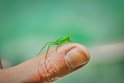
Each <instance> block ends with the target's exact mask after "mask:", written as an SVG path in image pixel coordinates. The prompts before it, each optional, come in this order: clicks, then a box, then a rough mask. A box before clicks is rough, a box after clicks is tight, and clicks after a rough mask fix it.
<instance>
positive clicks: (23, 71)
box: [0, 43, 90, 83]
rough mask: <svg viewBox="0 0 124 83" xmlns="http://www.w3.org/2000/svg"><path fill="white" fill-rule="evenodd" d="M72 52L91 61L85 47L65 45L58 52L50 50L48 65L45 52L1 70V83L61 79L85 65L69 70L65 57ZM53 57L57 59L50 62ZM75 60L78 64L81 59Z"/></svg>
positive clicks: (40, 82)
mask: <svg viewBox="0 0 124 83" xmlns="http://www.w3.org/2000/svg"><path fill="white" fill-rule="evenodd" d="M70 51H72V52H71V53H73V54H74V55H77V54H78V55H81V56H83V61H85V62H87V61H89V59H90V57H89V53H88V51H87V49H86V48H85V47H84V46H82V45H80V44H77V43H70V44H65V45H62V46H60V47H59V48H58V50H57V52H56V48H52V49H50V50H49V52H48V57H47V59H46V65H44V64H43V63H44V62H43V61H44V57H43V56H44V55H45V54H46V52H44V53H42V54H40V55H39V56H36V57H34V58H32V59H30V60H27V61H25V62H23V63H21V64H19V65H16V66H14V67H10V68H7V69H0V83H48V79H50V78H56V77H57V78H61V77H63V76H65V75H68V74H70V73H72V72H74V71H76V70H78V69H80V68H81V67H83V66H84V65H85V64H83V65H80V66H78V67H75V68H72V69H69V68H68V65H67V64H66V62H65V59H64V56H66V54H67V53H69V52H70ZM55 56H56V57H55ZM53 57H55V58H54V60H53V61H51V62H50V60H51V59H52V58H53ZM74 60H75V61H76V62H78V61H79V58H74ZM55 65H56V66H55ZM47 71H49V72H48V76H46V77H44V72H47ZM50 71H53V72H50Z"/></svg>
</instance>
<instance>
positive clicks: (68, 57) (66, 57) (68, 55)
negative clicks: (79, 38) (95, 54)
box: [38, 43, 89, 82]
mask: <svg viewBox="0 0 124 83" xmlns="http://www.w3.org/2000/svg"><path fill="white" fill-rule="evenodd" d="M45 54H46V53H43V54H42V55H41V56H39V57H44V56H45ZM47 56H48V57H47V59H46V60H45V62H44V60H41V62H40V63H39V68H38V74H39V77H40V79H41V81H42V82H52V81H55V80H57V79H58V78H61V77H63V76H65V75H68V74H69V73H71V72H73V71H76V70H77V69H79V68H81V67H83V66H84V65H85V64H86V63H87V62H88V61H89V54H88V51H87V50H86V48H85V47H84V46H82V45H79V44H76V43H71V44H66V45H63V46H61V47H59V48H58V49H57V50H56V49H51V50H49V52H48V55H47ZM42 59H44V58H42Z"/></svg>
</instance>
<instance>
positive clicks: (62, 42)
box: [38, 32, 72, 60]
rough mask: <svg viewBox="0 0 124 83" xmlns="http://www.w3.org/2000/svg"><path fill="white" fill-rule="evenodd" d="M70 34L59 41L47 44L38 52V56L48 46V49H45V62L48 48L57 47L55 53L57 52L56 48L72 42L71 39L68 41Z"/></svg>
mask: <svg viewBox="0 0 124 83" xmlns="http://www.w3.org/2000/svg"><path fill="white" fill-rule="evenodd" d="M71 34H72V32H70V34H69V35H68V36H64V37H61V38H59V39H57V40H56V41H54V42H48V43H46V44H45V45H44V46H43V48H42V49H41V50H40V52H39V54H38V55H40V53H41V52H42V51H43V49H44V48H45V47H46V46H47V45H48V48H47V51H46V55H45V60H46V58H47V55H48V52H49V48H50V46H51V45H57V47H56V51H57V48H58V47H59V46H60V45H62V44H65V43H68V42H72V41H71V39H70V36H71Z"/></svg>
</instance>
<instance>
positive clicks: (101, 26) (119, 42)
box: [0, 0, 124, 83]
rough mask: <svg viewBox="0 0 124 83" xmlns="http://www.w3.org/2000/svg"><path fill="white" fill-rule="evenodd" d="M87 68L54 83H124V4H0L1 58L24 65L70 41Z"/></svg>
mask: <svg viewBox="0 0 124 83" xmlns="http://www.w3.org/2000/svg"><path fill="white" fill-rule="evenodd" d="M70 31H72V32H73V34H72V36H71V39H72V41H74V42H77V43H80V44H83V45H85V46H86V47H87V48H88V49H89V52H90V54H91V60H90V62H89V63H88V64H87V65H86V66H85V67H84V68H82V69H80V70H79V71H76V72H74V73H73V74H71V75H68V76H66V77H64V78H63V79H60V80H58V81H57V82H56V83H124V0H0V57H2V59H3V62H4V67H10V66H14V65H17V64H19V63H21V62H24V61H26V60H28V59H30V58H32V57H34V56H36V54H37V53H38V52H39V50H40V49H41V48H42V47H43V45H44V44H45V43H46V42H48V41H54V40H56V39H58V38H59V37H62V36H65V35H68V33H69V32H70Z"/></svg>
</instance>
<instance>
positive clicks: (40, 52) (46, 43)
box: [38, 43, 48, 55]
mask: <svg viewBox="0 0 124 83" xmlns="http://www.w3.org/2000/svg"><path fill="white" fill-rule="evenodd" d="M47 45H48V43H46V44H45V45H44V46H43V48H42V49H41V50H40V52H39V53H38V55H40V53H41V52H42V51H43V49H44V48H45V47H46V46H47Z"/></svg>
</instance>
